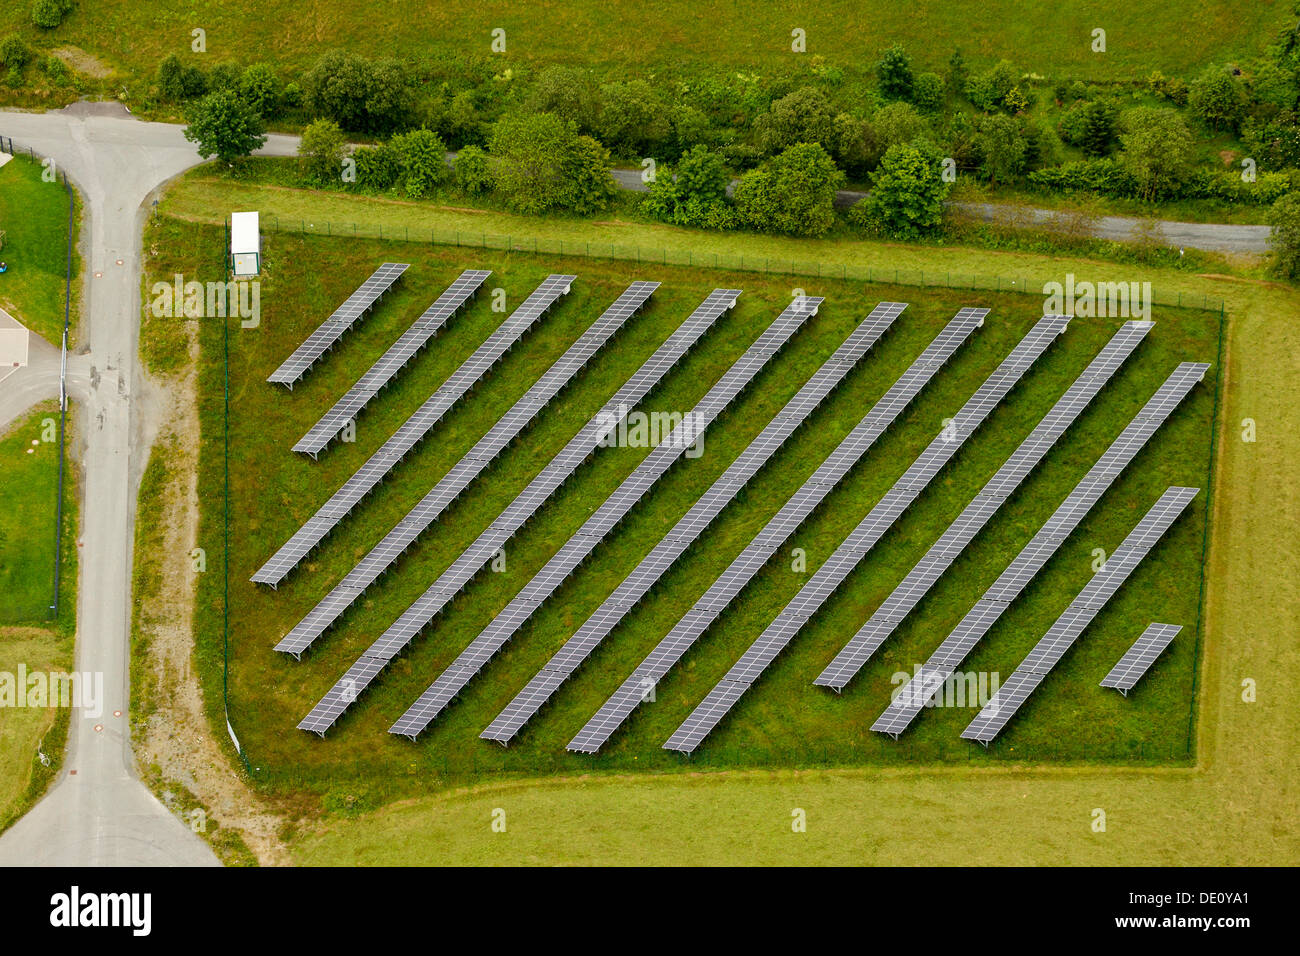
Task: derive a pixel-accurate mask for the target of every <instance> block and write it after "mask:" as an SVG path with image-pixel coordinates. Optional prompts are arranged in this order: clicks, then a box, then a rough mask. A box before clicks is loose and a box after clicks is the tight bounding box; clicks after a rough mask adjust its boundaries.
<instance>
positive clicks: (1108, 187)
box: [1028, 159, 1138, 197]
mask: <svg viewBox="0 0 1300 956" xmlns="http://www.w3.org/2000/svg"><path fill="white" fill-rule="evenodd" d="M1028 179H1029V182H1030V183H1031V184H1033V185H1035V186H1039V187H1042V188H1044V189H1049V190H1053V191H1061V192H1078V191H1088V192H1096V193H1100V194H1102V195H1105V196H1116V197H1124V196H1135V195H1137V191H1138V187H1137V183H1136V182H1135V181H1134V179H1133V177H1132V176H1131V175H1130V174H1129V173H1128V172H1127V171H1126V170H1124V169H1123V168H1121V167H1120V165H1119V164H1118V163H1117V162H1115V160H1113V159H1087V160H1080V161H1076V162H1072V163H1065V164H1064V165H1061V166H1049V167H1047V168H1046V169H1040V170H1037V171H1035V172H1032V173H1030V174H1029V176H1028Z"/></svg>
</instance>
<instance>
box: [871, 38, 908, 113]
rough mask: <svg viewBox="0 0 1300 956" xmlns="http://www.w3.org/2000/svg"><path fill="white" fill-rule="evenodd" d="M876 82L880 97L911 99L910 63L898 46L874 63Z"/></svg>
mask: <svg viewBox="0 0 1300 956" xmlns="http://www.w3.org/2000/svg"><path fill="white" fill-rule="evenodd" d="M876 81H877V83H878V84H879V86H880V93H881V95H882V96H884V97H886V98H888V99H891V100H910V99H911V98H912V61H911V60H910V59H908V56H907V53H906V52H904V50H903V48H902V47H901V46H899V45H898V44H894V45H893V46H891V47H890V48H889V49H888V50H886V51H885V52H884V53H882V54H881V56H880V60H879V62H877V63H876Z"/></svg>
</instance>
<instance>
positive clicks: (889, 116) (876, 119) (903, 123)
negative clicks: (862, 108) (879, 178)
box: [871, 103, 928, 153]
mask: <svg viewBox="0 0 1300 956" xmlns="http://www.w3.org/2000/svg"><path fill="white" fill-rule="evenodd" d="M871 127H872V129H873V130H874V131H875V139H876V148H877V150H878V151H879V152H880V153H883V152H884V151H885V150H887V149H889V147H891V146H894V145H898V144H901V143H910V142H911V141H912V140H914V139H916V138H917V137H919V136H921V135H923V134H924V133H925V132H926V131H927V129H928V127H927V125H926V122H925V120H924V119H923V118H922V117H921V114H919V113H918V112H917V111H916V109H915V108H914V107H913V106H912V105H911V104H910V103H890V104H889V105H888V106H883V107H881V108H880V109H879V110H878V111H877V112H876V115H875V116H873V117H871Z"/></svg>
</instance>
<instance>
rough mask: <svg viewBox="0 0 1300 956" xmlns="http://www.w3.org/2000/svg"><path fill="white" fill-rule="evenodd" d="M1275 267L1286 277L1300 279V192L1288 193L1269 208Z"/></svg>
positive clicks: (1270, 242) (1278, 272)
mask: <svg viewBox="0 0 1300 956" xmlns="http://www.w3.org/2000/svg"><path fill="white" fill-rule="evenodd" d="M1268 224H1269V225H1270V226H1272V227H1273V234H1272V236H1271V237H1270V239H1269V245H1270V246H1271V247H1272V249H1273V268H1274V270H1275V271H1276V272H1277V274H1278V275H1280V276H1282V277H1283V278H1284V279H1300V194H1297V193H1288V194H1287V195H1285V196H1283V197H1282V198H1281V199H1279V200H1278V201H1277V202H1275V203H1273V207H1272V209H1270V210H1269V216H1268Z"/></svg>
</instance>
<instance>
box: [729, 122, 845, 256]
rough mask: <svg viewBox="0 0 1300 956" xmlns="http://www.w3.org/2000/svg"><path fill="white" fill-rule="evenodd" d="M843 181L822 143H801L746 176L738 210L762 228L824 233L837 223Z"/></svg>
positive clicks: (738, 191)
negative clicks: (839, 192) (837, 199)
mask: <svg viewBox="0 0 1300 956" xmlns="http://www.w3.org/2000/svg"><path fill="white" fill-rule="evenodd" d="M843 181H844V174H843V173H842V172H840V170H839V169H838V168H837V167H836V165H835V161H834V160H832V159H831V157H830V156H829V155H828V154H827V152H826V150H825V149H823V148H822V147H821V145H820V144H818V143H799V144H798V145H796V146H791V147H790V148H789V149H787V150H785V151H784V152H782V153H780V154H779V155H777V156H774V157H772V158H771V159H769V160H768V161H767V162H766V163H764V164H763V165H762V166H760V167H759V168H758V169H756V170H754V171H752V172H749V173H746V174H745V175H744V176H743V177H742V178H741V180H740V183H739V185H737V187H736V209H737V211H738V212H739V214H740V217H741V219H742V220H743V221H744V222H745V223H746V224H748V225H749V226H751V227H752V228H754V229H758V230H760V231H762V232H781V233H786V234H788V235H793V236H820V235H823V234H824V233H825V232H826V231H827V230H828V229H830V227H831V226H832V225H833V224H834V222H835V192H836V190H837V189H839V187H840V184H841V183H842V182H843Z"/></svg>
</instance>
